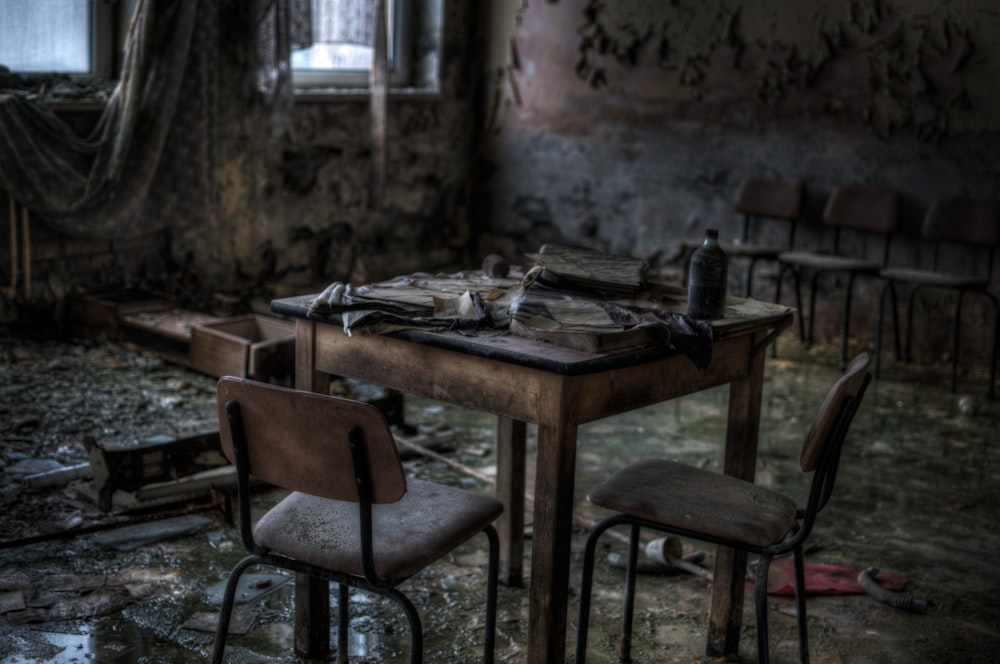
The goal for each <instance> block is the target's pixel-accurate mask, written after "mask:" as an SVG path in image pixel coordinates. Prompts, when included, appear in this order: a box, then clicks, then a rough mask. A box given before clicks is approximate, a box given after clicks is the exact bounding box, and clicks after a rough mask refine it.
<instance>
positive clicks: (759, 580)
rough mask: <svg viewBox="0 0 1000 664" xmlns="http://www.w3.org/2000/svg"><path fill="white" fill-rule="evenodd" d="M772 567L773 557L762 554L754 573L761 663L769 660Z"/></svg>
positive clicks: (758, 652) (758, 653)
mask: <svg viewBox="0 0 1000 664" xmlns="http://www.w3.org/2000/svg"><path fill="white" fill-rule="evenodd" d="M770 567H771V559H770V558H768V557H766V556H761V557H760V558H759V559H758V560H757V570H756V574H755V575H754V586H753V605H754V612H755V613H756V618H757V657H758V659H759V661H760V664H767V663H768V661H770V660H769V657H770V656H769V653H768V643H767V641H768V639H767V575H768V571H769V570H770Z"/></svg>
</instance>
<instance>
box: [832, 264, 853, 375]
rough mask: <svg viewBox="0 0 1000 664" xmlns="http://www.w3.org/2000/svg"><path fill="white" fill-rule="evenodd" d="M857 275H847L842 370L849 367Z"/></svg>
mask: <svg viewBox="0 0 1000 664" xmlns="http://www.w3.org/2000/svg"><path fill="white" fill-rule="evenodd" d="M856 276H857V275H856V274H855V273H853V272H852V273H851V274H850V275H849V276H848V277H847V297H846V298H845V299H844V330H843V332H842V336H841V339H840V364H839V365H838V367H837V368H838V369H840V370H841V371H843V370H844V369H845V368H846V367H847V337H848V336H849V335H850V331H851V302H852V300H853V299H854V279H855V277H856Z"/></svg>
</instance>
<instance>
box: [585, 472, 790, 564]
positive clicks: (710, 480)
mask: <svg viewBox="0 0 1000 664" xmlns="http://www.w3.org/2000/svg"><path fill="white" fill-rule="evenodd" d="M588 499H589V500H590V502H592V503H594V504H595V505H597V506H599V507H604V508H606V509H609V510H613V511H616V512H621V513H624V514H628V515H630V516H634V517H638V518H640V519H646V520H648V521H655V522H657V523H662V524H664V525H666V526H669V527H674V528H681V529H684V530H690V531H697V532H701V533H704V534H707V535H710V536H713V537H719V538H723V539H728V540H731V541H734V542H741V543H745V544H750V545H752V546H756V547H761V548H763V547H766V546H769V545H771V544H776V543H778V542H780V541H781V540H783V539H784V537H785V535H787V534H788V533H789V531H791V529H792V528H793V526H794V525H795V522H796V520H795V515H796V510H797V508H796V505H795V501H793V500H792V499H790V498H788V497H787V496H783V495H782V494H780V493H777V492H775V491H771V490H770V489H766V488H764V487H761V486H758V485H756V484H753V483H750V482H745V481H742V480H739V479H736V478H734V477H730V476H728V475H723V474H721V473H716V472H712V471H709V470H703V469H700V468H695V467H694V466H690V465H687V464H683V463H677V462H674V461H667V460H663V459H648V460H645V461H640V462H637V463H634V464H632V465H630V466H626V467H625V468H623V469H621V470H619V471H618V472H617V473H615V474H614V475H612V476H611V477H610V478H609V479H608V480H607V481H605V482H604V483H603V484H601V485H600V486H598V487H597V488H596V489H594V490H593V491H592V492H591V493H590V495H589V496H588ZM751 505H752V506H753V509H748V506H751ZM721 515H725V516H724V517H723V516H721Z"/></svg>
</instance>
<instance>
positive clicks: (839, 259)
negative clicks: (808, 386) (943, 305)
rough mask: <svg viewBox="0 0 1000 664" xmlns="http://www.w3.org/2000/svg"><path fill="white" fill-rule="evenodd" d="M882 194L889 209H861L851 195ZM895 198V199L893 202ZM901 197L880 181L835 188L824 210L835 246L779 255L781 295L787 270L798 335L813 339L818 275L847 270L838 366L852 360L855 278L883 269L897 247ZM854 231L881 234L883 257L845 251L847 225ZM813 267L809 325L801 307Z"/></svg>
mask: <svg viewBox="0 0 1000 664" xmlns="http://www.w3.org/2000/svg"><path fill="white" fill-rule="evenodd" d="M865 197H871V198H882V199H883V200H882V201H881V203H882V205H884V208H885V209H884V210H878V211H877V212H883V213H884V214H867V213H856V210H854V209H851V208H852V207H854V206H855V205H856V204H855V203H854V202H853V201H851V199H852V198H865ZM890 201H891V202H890ZM898 215H899V197H898V194H896V192H893V191H891V190H888V189H883V188H879V187H867V186H845V187H838V188H836V189H834V191H833V192H832V193H831V196H830V199H829V200H828V201H827V205H826V208H825V209H824V212H823V221H824V223H825V224H827V225H828V226H832V227H833V249H832V252H830V253H822V252H818V251H817V252H813V251H790V252H785V253H782V254H781V255H780V256H779V261H780V262H781V267H780V269H779V272H778V284H779V286H778V293H779V298H778V299H780V292H781V290H780V284H781V282H782V280H783V279H784V276H785V274H786V273H788V274H790V275H791V276H792V280H793V284H794V287H795V306H796V307H797V308H798V318H799V339H800V340H801V341H802V342H803V343H807V344H810V343H812V342H813V341H814V340H815V336H814V331H815V322H816V294H817V291H818V289H819V280H820V278H821V277H822V276H824V275H827V274H846V275H847V284H846V286H845V288H844V291H845V294H844V314H843V316H844V323H843V327H842V330H841V345H840V361H839V363H838V367H839V368H840V369H841V370H843V369H844V367H846V366H847V340H848V336H849V335H850V329H851V308H852V305H853V298H854V282H855V281H856V280H857V278H858V277H862V276H863V277H871V278H878V277H879V272H880V270H882V269H884V268H885V267H886V265H887V264H888V261H889V253H890V250H891V247H892V237H893V233H894V232H895V230H896V228H897V226H898V223H899V219H898ZM844 229H847V230H850V231H853V232H854V233H855V234H858V235H868V236H876V237H881V240H882V255H881V259H880V260H878V261H874V260H866V259H859V258H852V257H848V256H844V255H842V253H841V240H842V233H843V230H844ZM807 271H808V272H811V279H810V281H809V326H808V331H807V329H806V324H805V320H804V317H803V308H802V291H801V281H802V277H803V274H804V273H805V272H807Z"/></svg>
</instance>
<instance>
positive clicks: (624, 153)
mask: <svg viewBox="0 0 1000 664" xmlns="http://www.w3.org/2000/svg"><path fill="white" fill-rule="evenodd" d="M507 10H508V12H509V14H510V15H511V16H513V20H511V21H510V22H509V24H508V26H507V28H506V32H505V30H504V28H505V26H503V25H498V26H495V28H496V30H495V31H494V33H493V41H494V44H504V45H507V44H509V48H507V49H501V48H499V47H496V46H494V47H493V49H492V50H491V51H490V53H491V57H492V59H491V61H490V63H489V65H490V66H489V71H490V77H491V80H492V81H493V83H494V87H493V90H494V96H493V99H492V103H491V105H490V107H489V109H490V111H489V113H490V115H489V118H488V126H489V128H490V131H489V134H488V136H487V140H486V143H485V148H484V150H483V169H482V170H483V173H485V174H487V177H484V178H483V179H481V180H479V181H478V182H477V185H478V189H477V191H476V199H475V200H476V203H477V205H478V206H479V207H477V208H476V209H475V211H476V218H480V219H488V220H489V221H488V227H487V228H483V229H482V231H483V233H484V241H487V242H495V241H496V239H497V238H504V239H505V241H506V243H507V245H508V246H516V247H517V248H518V249H519V250H521V251H525V250H528V251H530V250H534V249H537V247H538V246H539V245H540V244H542V243H544V242H549V241H561V242H569V243H576V244H583V245H585V246H592V247H596V248H603V249H606V250H611V251H622V252H629V253H633V254H638V255H642V256H646V257H649V258H650V259H651V260H652V261H653V262H654V264H656V263H658V264H666V263H669V262H670V261H671V260H672V259H676V258H677V256H678V255H679V249H680V242H681V240H682V239H686V238H693V237H699V236H700V235H701V234H702V232H703V229H704V228H705V227H708V226H714V227H717V228H719V229H720V231H721V232H722V234H723V236H730V237H736V236H737V235H738V233H739V230H740V219H739V217H738V216H737V215H736V214H735V213H734V212H733V210H732V197H733V194H734V193H735V190H736V188H737V186H738V183H739V182H740V180H741V179H742V178H743V177H745V176H747V175H750V174H769V175H778V176H785V177H795V178H801V179H803V180H804V181H805V184H806V188H807V203H806V212H805V223H804V224H803V228H802V229H801V232H800V235H799V239H800V242H801V244H803V245H804V246H807V247H812V248H816V247H823V246H828V244H829V242H828V239H827V238H826V237H825V235H824V233H823V229H822V225H821V222H820V215H821V212H822V208H823V205H824V203H825V200H826V197H827V196H828V194H829V192H830V190H831V189H832V188H833V187H835V186H837V185H839V184H842V183H868V184H873V185H880V186H887V187H891V188H894V189H896V190H897V191H899V192H900V194H901V195H902V200H903V228H902V229H901V232H900V236H899V239H898V241H897V242H896V243H895V246H894V249H893V262H894V263H897V264H915V263H918V262H920V261H923V260H926V259H927V254H926V248H925V247H924V246H923V245H922V244H921V243H920V242H919V240H918V237H917V236H918V234H919V226H920V222H921V218H922V215H923V213H924V211H925V209H926V207H927V205H929V203H930V202H931V201H932V200H933V199H935V198H937V197H945V196H958V195H964V196H973V197H983V198H988V197H995V196H997V195H998V193H1000V166H998V163H997V160H996V159H995V155H996V154H997V151H998V148H1000V89H998V88H997V87H996V85H995V81H996V80H998V78H1000V44H998V40H1000V9H997V8H996V6H995V3H993V2H990V1H988V0H978V1H977V0H956V1H945V2H932V1H930V0H928V1H919V2H918V1H913V2H889V1H886V2H874V1H868V0H855V1H851V0H839V1H836V2H822V1H819V0H803V1H798V0H797V1H795V2H791V1H784V2H780V1H777V0H767V1H755V2H735V1H729V0H716V1H713V2H700V1H698V0H670V1H669V2H645V1H641V0H625V1H623V2H616V3H610V2H597V1H588V0H558V1H551V2H531V3H527V2H523V3H522V2H514V1H513V0H510V1H508V2H507ZM501 53H502V55H501ZM857 242H858V246H857V247H856V248H857V249H858V250H859V251H861V252H867V253H872V252H876V251H877V248H876V247H873V246H868V243H866V242H864V241H863V240H858V241H857ZM737 276H738V275H737ZM864 288H865V287H863V290H864ZM866 294H868V295H871V293H870V292H868V293H866ZM823 299H824V296H821V301H822V300H823ZM835 302H839V300H836V301H835ZM836 306H837V307H838V310H837V311H833V310H832V309H831V310H830V311H828V312H827V314H828V315H827V316H826V318H825V319H824V320H820V321H819V325H820V326H821V327H822V326H824V325H826V326H827V328H828V329H835V328H836V327H837V326H839V322H838V321H837V320H836V317H837V316H838V315H839V306H840V305H839V304H836ZM865 306H873V298H871V297H867V298H862V300H861V307H862V309H864V307H865ZM862 313H863V314H864V312H862ZM868 327H869V328H870V322H869V325H868ZM857 329H864V328H863V327H862V328H857Z"/></svg>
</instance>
